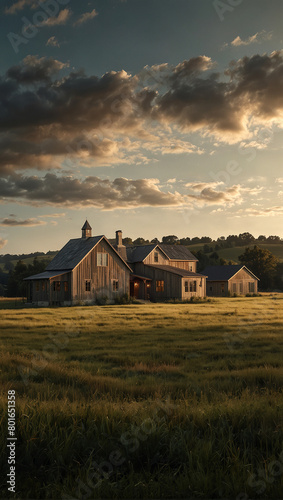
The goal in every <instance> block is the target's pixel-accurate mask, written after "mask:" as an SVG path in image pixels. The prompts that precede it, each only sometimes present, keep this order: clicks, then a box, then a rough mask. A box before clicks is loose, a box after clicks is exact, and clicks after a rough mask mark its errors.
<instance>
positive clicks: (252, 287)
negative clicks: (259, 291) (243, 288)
mask: <svg viewBox="0 0 283 500" xmlns="http://www.w3.org/2000/svg"><path fill="white" fill-rule="evenodd" d="M254 291H255V284H254V282H253V281H252V282H250V283H249V292H250V293H254Z"/></svg>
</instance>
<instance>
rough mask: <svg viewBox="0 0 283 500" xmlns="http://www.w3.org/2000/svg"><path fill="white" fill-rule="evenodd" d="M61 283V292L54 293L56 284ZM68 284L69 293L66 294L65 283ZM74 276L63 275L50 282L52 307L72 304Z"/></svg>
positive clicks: (69, 274)
mask: <svg viewBox="0 0 283 500" xmlns="http://www.w3.org/2000/svg"><path fill="white" fill-rule="evenodd" d="M56 281H57V282H58V281H59V282H60V291H54V282H56ZM65 282H67V283H68V291H67V292H65V287H64V283H65ZM71 282H72V276H71V273H66V274H62V275H61V276H55V277H54V278H51V279H50V280H49V297H50V300H49V301H50V305H51V306H57V305H58V306H59V305H62V304H64V302H67V303H71V300H72V287H71Z"/></svg>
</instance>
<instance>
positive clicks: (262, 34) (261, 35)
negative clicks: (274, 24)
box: [231, 30, 272, 47]
mask: <svg viewBox="0 0 283 500" xmlns="http://www.w3.org/2000/svg"><path fill="white" fill-rule="evenodd" d="M271 38H272V32H269V33H267V32H266V31H265V30H263V31H259V32H257V33H255V35H252V36H249V37H248V38H246V39H245V40H242V39H241V37H240V36H237V37H236V38H235V39H234V40H233V41H232V42H231V45H232V46H233V47H239V46H241V45H251V44H252V43H260V42H262V41H266V40H271Z"/></svg>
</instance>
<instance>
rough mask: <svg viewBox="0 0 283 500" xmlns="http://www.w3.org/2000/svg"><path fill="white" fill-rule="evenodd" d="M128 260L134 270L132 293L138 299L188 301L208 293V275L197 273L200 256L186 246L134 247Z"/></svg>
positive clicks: (129, 253)
mask: <svg viewBox="0 0 283 500" xmlns="http://www.w3.org/2000/svg"><path fill="white" fill-rule="evenodd" d="M127 261H128V264H129V265H130V266H131V268H132V269H133V274H132V275H131V286H130V290H131V295H132V296H134V297H136V298H137V299H150V300H153V301H162V300H168V299H179V300H186V299H190V298H191V297H204V296H205V295H206V277H205V275H202V274H198V273H197V272H196V265H197V259H196V257H195V256H194V255H193V254H192V253H191V252H190V251H189V250H188V249H187V248H186V247H184V246H181V245H172V246H171V245H164V244H160V243H159V244H154V245H144V246H137V247H132V246H131V247H128V248H127Z"/></svg>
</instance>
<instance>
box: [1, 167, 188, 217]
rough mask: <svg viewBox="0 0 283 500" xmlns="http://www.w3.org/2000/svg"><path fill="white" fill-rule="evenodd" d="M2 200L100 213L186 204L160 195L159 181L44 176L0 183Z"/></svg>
mask: <svg viewBox="0 0 283 500" xmlns="http://www.w3.org/2000/svg"><path fill="white" fill-rule="evenodd" d="M0 196H1V198H2V199H3V200H11V199H13V200H14V199H18V200H19V201H21V202H24V201H25V202H28V203H31V204H33V205H38V204H40V205H55V206H62V205H63V206H67V207H70V208H73V207H85V206H92V207H97V208H101V209H103V210H115V209H122V208H131V207H144V206H154V207H170V206H179V205H182V204H183V203H185V202H187V200H186V197H184V196H182V195H181V194H180V193H177V192H175V193H170V192H163V191H161V189H160V187H159V181H158V179H138V180H132V179H125V178H117V179H115V180H114V181H110V180H108V179H100V178H99V177H87V178H85V179H84V180H80V179H75V178H72V177H63V176H61V177H59V176H56V175H54V174H46V175H45V176H44V177H43V178H39V177H35V176H33V177H23V176H19V175H17V176H14V177H12V176H11V177H10V178H8V179H6V180H5V181H3V180H2V181H0Z"/></svg>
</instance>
